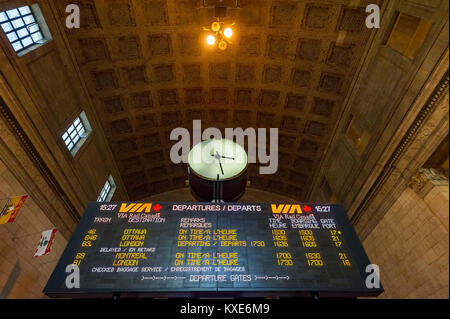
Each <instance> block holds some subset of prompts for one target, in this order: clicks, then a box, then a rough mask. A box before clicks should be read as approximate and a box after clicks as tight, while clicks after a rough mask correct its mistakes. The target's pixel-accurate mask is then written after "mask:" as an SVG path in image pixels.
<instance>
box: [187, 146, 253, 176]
mask: <svg viewBox="0 0 450 319" xmlns="http://www.w3.org/2000/svg"><path fill="white" fill-rule="evenodd" d="M247 163H248V158H247V153H246V152H245V150H244V148H243V147H242V146H240V145H239V144H237V143H235V142H233V141H231V140H227V139H220V140H219V139H217V140H216V139H211V140H207V141H203V142H201V143H199V144H197V145H195V146H194V147H193V148H192V150H191V152H190V153H189V166H190V168H191V171H193V173H195V174H196V175H198V176H199V177H202V178H204V179H208V180H214V181H216V180H220V181H224V180H230V179H232V178H234V177H237V176H239V175H240V174H241V173H242V172H243V171H244V170H245V169H246V168H247Z"/></svg>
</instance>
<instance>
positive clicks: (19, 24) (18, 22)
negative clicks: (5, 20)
mask: <svg viewBox="0 0 450 319" xmlns="http://www.w3.org/2000/svg"><path fill="white" fill-rule="evenodd" d="M11 23H12V25H13V27H14V28H15V29H19V28H20V27H23V26H24V25H25V24H24V23H23V21H22V19H20V18H19V19H16V20H13V21H11Z"/></svg>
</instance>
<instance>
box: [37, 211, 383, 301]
mask: <svg viewBox="0 0 450 319" xmlns="http://www.w3.org/2000/svg"><path fill="white" fill-rule="evenodd" d="M68 265H75V266H77V267H78V270H79V287H75V288H72V287H68V286H67V285H66V278H67V277H68V276H69V275H70V274H71V272H66V269H67V266H68ZM368 265H370V261H369V259H368V257H367V255H366V254H365V252H364V249H363V247H362V245H361V243H360V241H359V240H358V238H357V236H356V234H355V232H354V230H353V227H352V226H351V224H350V222H349V220H348V218H347V215H346V213H345V211H344V210H343V208H342V207H341V206H338V205H314V204H256V203H255V204H242V203H236V204H233V203H223V204H206V203H108V204H102V203H91V204H90V205H89V206H88V208H87V210H86V212H85V214H84V215H83V217H82V219H81V222H80V224H79V225H78V227H77V229H76V231H75V232H74V234H73V236H72V238H71V240H70V241H69V243H68V245H67V247H66V249H65V251H64V253H63V255H62V257H61V259H60V260H59V262H58V264H57V266H56V268H55V270H54V272H53V274H52V275H51V277H50V279H49V281H48V283H47V286H46V287H45V289H44V292H45V293H46V294H47V295H48V296H50V297H89V296H92V297H93V296H96V295H99V296H100V295H101V296H108V295H111V296H112V295H114V294H120V295H122V296H170V295H172V294H174V295H176V296H202V295H208V296H221V295H224V296H254V297H256V296H266V295H279V296H295V295H302V296H310V295H315V294H318V295H319V296H320V295H323V296H328V295H331V296H352V297H356V296H377V295H379V294H380V293H381V292H382V291H383V288H382V287H381V286H380V287H379V288H370V287H367V286H366V278H367V276H368V275H369V274H368V273H366V267H367V266H368ZM72 268H73V267H72Z"/></svg>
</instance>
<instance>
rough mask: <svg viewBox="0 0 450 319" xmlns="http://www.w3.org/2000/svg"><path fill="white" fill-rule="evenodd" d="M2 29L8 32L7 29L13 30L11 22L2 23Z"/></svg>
mask: <svg viewBox="0 0 450 319" xmlns="http://www.w3.org/2000/svg"><path fill="white" fill-rule="evenodd" d="M2 29H3V31H5V32H9V31H12V30H13V27H12V25H11V23H9V22H7V23H3V24H2Z"/></svg>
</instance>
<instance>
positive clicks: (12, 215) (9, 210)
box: [0, 195, 28, 225]
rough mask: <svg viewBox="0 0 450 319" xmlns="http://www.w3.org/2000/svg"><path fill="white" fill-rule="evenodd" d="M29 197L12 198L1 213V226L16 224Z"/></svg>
mask: <svg viewBox="0 0 450 319" xmlns="http://www.w3.org/2000/svg"><path fill="white" fill-rule="evenodd" d="M27 198H28V195H25V196H17V197H13V198H10V199H9V200H8V202H7V203H6V205H5V207H4V208H3V210H2V212H1V213H0V225H2V224H8V223H12V222H14V220H15V219H16V217H17V214H18V213H19V211H20V209H21V208H22V206H23V203H24V202H25V200H26V199H27Z"/></svg>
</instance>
